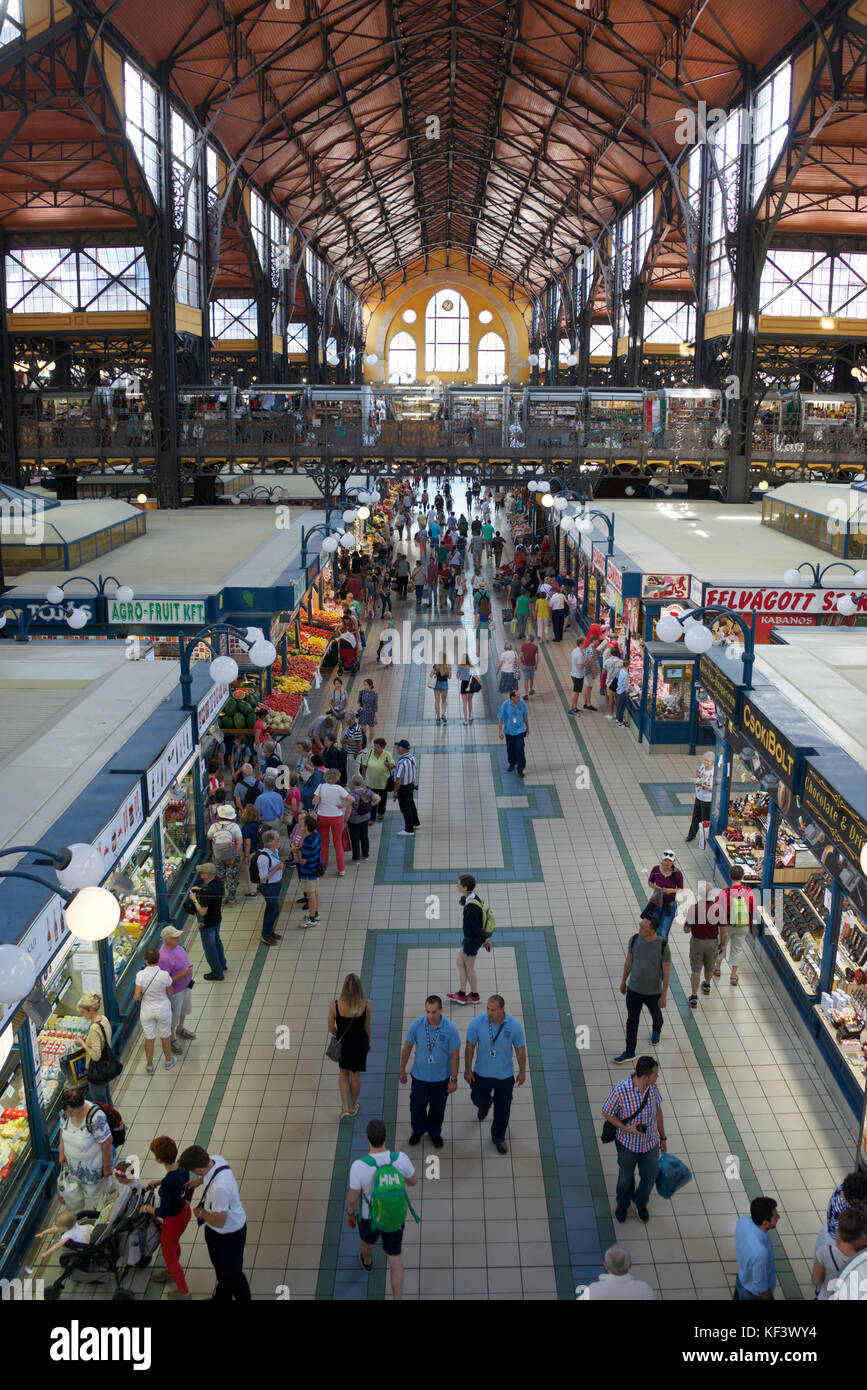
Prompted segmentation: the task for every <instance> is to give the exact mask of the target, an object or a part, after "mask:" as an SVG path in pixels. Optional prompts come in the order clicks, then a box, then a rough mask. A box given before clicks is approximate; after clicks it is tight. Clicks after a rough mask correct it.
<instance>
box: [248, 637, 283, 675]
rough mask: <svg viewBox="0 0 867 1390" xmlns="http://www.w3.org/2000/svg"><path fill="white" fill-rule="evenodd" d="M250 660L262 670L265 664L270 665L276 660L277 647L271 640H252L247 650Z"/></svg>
mask: <svg viewBox="0 0 867 1390" xmlns="http://www.w3.org/2000/svg"><path fill="white" fill-rule="evenodd" d="M249 656H250V660H251V662H252V663H253V665H254V666H258V667H260V668H261V669H263V670H264V668H265V667H266V666H271V665H273V663H274V662H275V661H276V660H277V648H276V647H275V646H274V643H273V642H268V641H264V640H263V641H261V642H254V643H253V645H252V647H251V648H250V651H249Z"/></svg>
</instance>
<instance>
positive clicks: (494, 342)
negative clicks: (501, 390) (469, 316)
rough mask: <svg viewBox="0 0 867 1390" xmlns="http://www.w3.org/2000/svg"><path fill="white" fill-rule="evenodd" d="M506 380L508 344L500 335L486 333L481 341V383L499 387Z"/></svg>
mask: <svg viewBox="0 0 867 1390" xmlns="http://www.w3.org/2000/svg"><path fill="white" fill-rule="evenodd" d="M505 380H506V344H505V343H504V342H503V340H502V338H501V337H500V335H499V333H486V334H485V335H484V337H483V338H480V340H479V381H480V382H482V383H486V382H487V383H489V384H490V385H491V386H497V385H499V383H500V382H501V381H505Z"/></svg>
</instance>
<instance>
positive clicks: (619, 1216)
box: [614, 1207, 629, 1224]
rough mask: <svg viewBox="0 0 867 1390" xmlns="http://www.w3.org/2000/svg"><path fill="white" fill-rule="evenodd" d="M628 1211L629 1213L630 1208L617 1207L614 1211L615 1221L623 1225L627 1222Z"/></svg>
mask: <svg viewBox="0 0 867 1390" xmlns="http://www.w3.org/2000/svg"><path fill="white" fill-rule="evenodd" d="M628 1211H629V1208H628V1207H615V1209H614V1219H615V1221H619V1222H621V1224H622V1223H623V1222H624V1221H625V1220H626V1213H627V1212H628Z"/></svg>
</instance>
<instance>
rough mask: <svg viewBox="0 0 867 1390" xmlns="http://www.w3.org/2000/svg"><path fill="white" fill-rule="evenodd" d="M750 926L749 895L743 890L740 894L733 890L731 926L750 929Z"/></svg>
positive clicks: (730, 900)
mask: <svg viewBox="0 0 867 1390" xmlns="http://www.w3.org/2000/svg"><path fill="white" fill-rule="evenodd" d="M749 924H750V909H749V904H748V902H747V895H746V893H745V892H743V890H741V891H740V892H738V891H737V890H736V889H732V892H731V894H730V896H729V926H730V927H748V926H749Z"/></svg>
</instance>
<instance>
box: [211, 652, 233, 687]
mask: <svg viewBox="0 0 867 1390" xmlns="http://www.w3.org/2000/svg"><path fill="white" fill-rule="evenodd" d="M209 669H210V675H211V680H212V681H213V682H214V685H231V683H232V681H234V680H237V679H238V663H237V661H236V660H235V658H234V657H233V656H215V657H214V660H213V661H212V662H211V665H210V668H209Z"/></svg>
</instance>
